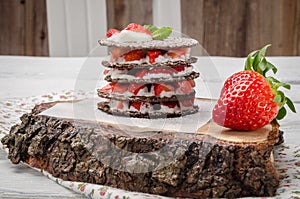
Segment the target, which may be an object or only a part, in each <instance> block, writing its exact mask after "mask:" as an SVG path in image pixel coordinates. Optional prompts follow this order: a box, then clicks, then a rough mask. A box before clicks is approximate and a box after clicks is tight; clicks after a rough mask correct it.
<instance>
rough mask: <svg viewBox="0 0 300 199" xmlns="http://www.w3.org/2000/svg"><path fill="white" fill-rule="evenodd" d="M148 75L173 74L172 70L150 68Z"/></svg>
mask: <svg viewBox="0 0 300 199" xmlns="http://www.w3.org/2000/svg"><path fill="white" fill-rule="evenodd" d="M148 73H149V74H169V75H172V74H173V69H172V68H152V69H151V70H149V72H148Z"/></svg>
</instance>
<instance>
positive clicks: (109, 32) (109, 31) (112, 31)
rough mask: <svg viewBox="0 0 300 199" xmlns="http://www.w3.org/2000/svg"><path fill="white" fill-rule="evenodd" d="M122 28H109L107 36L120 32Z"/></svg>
mask: <svg viewBox="0 0 300 199" xmlns="http://www.w3.org/2000/svg"><path fill="white" fill-rule="evenodd" d="M119 32H120V30H117V29H109V30H108V31H107V32H106V37H107V38H109V37H111V36H112V35H114V34H116V33H119Z"/></svg>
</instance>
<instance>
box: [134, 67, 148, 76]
mask: <svg viewBox="0 0 300 199" xmlns="http://www.w3.org/2000/svg"><path fill="white" fill-rule="evenodd" d="M147 72H148V70H147V69H141V70H139V71H138V72H137V73H136V74H135V77H137V78H143V77H144V76H145V75H146V74H147Z"/></svg>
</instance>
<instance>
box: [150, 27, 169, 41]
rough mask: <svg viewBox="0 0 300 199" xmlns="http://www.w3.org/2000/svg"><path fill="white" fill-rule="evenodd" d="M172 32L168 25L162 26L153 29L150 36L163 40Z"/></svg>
mask: <svg viewBox="0 0 300 199" xmlns="http://www.w3.org/2000/svg"><path fill="white" fill-rule="evenodd" d="M171 33H172V28H170V27H162V28H160V29H158V30H155V31H154V32H153V33H152V38H153V39H155V40H164V39H166V38H168V37H169V36H170V34H171Z"/></svg>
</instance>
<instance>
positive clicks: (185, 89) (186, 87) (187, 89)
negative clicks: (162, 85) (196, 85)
mask: <svg viewBox="0 0 300 199" xmlns="http://www.w3.org/2000/svg"><path fill="white" fill-rule="evenodd" d="M177 88H178V90H179V91H181V92H182V93H183V94H188V93H191V92H192V91H193V88H192V86H191V84H190V82H189V81H186V80H184V81H180V82H178V83H177Z"/></svg>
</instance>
